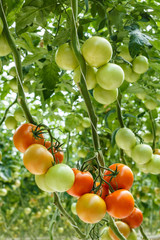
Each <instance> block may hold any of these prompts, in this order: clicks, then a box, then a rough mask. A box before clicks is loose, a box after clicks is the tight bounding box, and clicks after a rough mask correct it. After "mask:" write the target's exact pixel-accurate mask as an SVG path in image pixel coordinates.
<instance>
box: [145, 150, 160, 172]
mask: <svg viewBox="0 0 160 240" xmlns="http://www.w3.org/2000/svg"><path fill="white" fill-rule="evenodd" d="M146 165H147V168H148V169H149V172H150V173H152V174H156V175H157V174H160V155H158V154H153V155H152V159H151V160H150V161H149V162H148V163H147V164H146Z"/></svg>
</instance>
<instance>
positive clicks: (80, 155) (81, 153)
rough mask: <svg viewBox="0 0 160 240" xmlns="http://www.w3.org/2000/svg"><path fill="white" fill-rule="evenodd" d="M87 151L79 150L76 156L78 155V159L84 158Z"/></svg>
mask: <svg viewBox="0 0 160 240" xmlns="http://www.w3.org/2000/svg"><path fill="white" fill-rule="evenodd" d="M87 153H88V152H87V151H86V150H85V149H79V150H78V152H77V154H78V157H80V158H85V157H86V156H87Z"/></svg>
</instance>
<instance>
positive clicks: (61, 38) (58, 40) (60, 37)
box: [52, 28, 71, 46]
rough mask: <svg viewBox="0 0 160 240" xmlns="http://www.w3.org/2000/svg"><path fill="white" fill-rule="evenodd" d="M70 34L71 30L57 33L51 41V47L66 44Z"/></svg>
mask: <svg viewBox="0 0 160 240" xmlns="http://www.w3.org/2000/svg"><path fill="white" fill-rule="evenodd" d="M70 34H71V29H70V28H69V29H62V30H61V31H59V32H58V34H57V36H56V37H55V38H54V40H53V43H52V44H53V45H54V46H60V45H62V44H63V43H66V42H67V40H68V39H69V37H70Z"/></svg>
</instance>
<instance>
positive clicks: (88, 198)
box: [76, 193, 106, 223]
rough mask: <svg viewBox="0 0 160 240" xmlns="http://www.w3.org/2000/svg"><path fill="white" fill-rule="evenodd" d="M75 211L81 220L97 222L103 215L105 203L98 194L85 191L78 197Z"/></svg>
mask: <svg viewBox="0 0 160 240" xmlns="http://www.w3.org/2000/svg"><path fill="white" fill-rule="evenodd" d="M76 211H77V215H78V217H79V218H80V219H81V220H82V221H83V222H86V223H97V222H99V221H101V219H102V218H103V217H104V216H105V213H106V204H105V201H104V200H103V199H102V198H101V197H99V196H98V195H96V194H93V193H86V194H84V195H82V196H81V197H80V198H79V199H78V201H77V205H76Z"/></svg>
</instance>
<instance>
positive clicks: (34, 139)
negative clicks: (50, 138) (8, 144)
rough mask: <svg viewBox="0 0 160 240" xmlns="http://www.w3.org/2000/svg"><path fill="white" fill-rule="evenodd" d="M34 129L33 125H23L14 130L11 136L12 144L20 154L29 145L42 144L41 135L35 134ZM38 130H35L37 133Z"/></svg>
mask: <svg viewBox="0 0 160 240" xmlns="http://www.w3.org/2000/svg"><path fill="white" fill-rule="evenodd" d="M36 128H37V126H36V125H34V124H31V123H24V124H22V125H21V126H19V127H18V128H17V129H16V131H15V133H14V135H13V143H14V146H15V147H16V148H17V149H18V150H19V151H20V152H22V153H24V152H25V151H26V149H27V148H28V147H29V146H30V145H31V144H34V143H38V144H42V145H43V144H44V137H43V135H42V134H38V133H37V132H35V129H36ZM39 130H40V129H39V128H37V131H39Z"/></svg>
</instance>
